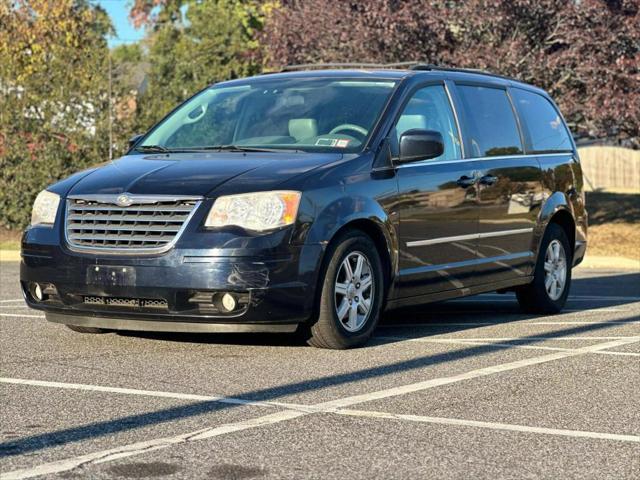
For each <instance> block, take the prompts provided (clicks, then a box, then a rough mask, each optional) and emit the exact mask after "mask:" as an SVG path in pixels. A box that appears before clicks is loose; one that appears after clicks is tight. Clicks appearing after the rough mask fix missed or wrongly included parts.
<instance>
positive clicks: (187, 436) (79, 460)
mask: <svg viewBox="0 0 640 480" xmlns="http://www.w3.org/2000/svg"><path fill="white" fill-rule="evenodd" d="M302 415H307V413H304V412H298V411H294V410H284V411H281V412H276V413H272V414H270V415H265V416H263V417H258V418H253V419H250V420H244V421H241V422H236V423H228V424H224V425H220V426H218V427H211V428H204V429H201V430H196V431H195V432H189V433H184V434H182V435H175V436H172V437H163V438H157V439H154V440H146V441H142V442H136V443H131V444H128V445H123V446H120V447H115V448H110V449H108V450H102V451H99V452H94V453H89V454H86V455H81V456H78V457H73V458H68V459H64V460H59V461H56V462H50V463H45V464H42V465H38V466H37V467H32V468H24V469H20V470H13V471H11V472H6V473H3V474H2V475H1V477H2V479H3V480H22V479H26V478H33V477H38V476H41V475H51V474H55V473H61V472H67V471H70V470H73V469H75V468H78V467H81V466H83V465H89V464H100V463H105V462H109V461H113V460H117V459H120V458H126V457H131V456H134V455H140V454H143V453H148V452H153V451H154V450H159V449H162V448H167V447H170V446H172V445H177V444H181V443H187V442H192V441H197V440H204V439H206V438H213V437H217V436H220V435H225V434H227V433H232V432H239V431H242V430H247V429H250V428H256V427H262V426H265V425H271V424H274V423H279V422H282V421H285V420H291V419H294V418H297V417H300V416H302Z"/></svg>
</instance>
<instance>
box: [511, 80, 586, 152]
mask: <svg viewBox="0 0 640 480" xmlns="http://www.w3.org/2000/svg"><path fill="white" fill-rule="evenodd" d="M511 93H512V96H513V100H514V102H515V103H516V108H517V110H518V113H519V114H520V118H521V119H522V122H523V123H524V125H523V126H524V129H525V132H526V134H527V135H526V136H527V143H528V145H527V151H529V152H531V153H554V152H566V151H572V150H573V144H572V143H571V138H570V137H569V133H568V132H567V128H566V127H565V125H564V122H563V121H562V118H560V115H559V114H558V111H557V110H556V109H555V107H554V106H553V105H552V104H551V102H549V100H547V99H546V98H544V97H543V96H542V95H538V94H537V93H533V92H528V91H526V90H521V89H519V88H513V89H512V90H511Z"/></svg>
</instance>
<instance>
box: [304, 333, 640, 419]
mask: <svg viewBox="0 0 640 480" xmlns="http://www.w3.org/2000/svg"><path fill="white" fill-rule="evenodd" d="M637 341H638V340H637V338H635V337H634V339H633V340H629V339H622V340H612V341H609V342H604V343H598V344H596V345H589V346H586V347H581V348H576V349H575V350H571V351H567V352H555V353H550V354H547V355H542V356H540V357H532V358H525V359H522V360H516V361H514V362H508V363H503V364H499V365H494V366H491V367H484V368H479V369H476V370H471V371H468V372H465V373H461V374H458V375H453V376H451V377H440V378H433V379H430V380H425V381H423V382H417V383H410V384H408V385H403V386H400V387H392V388H388V389H384V390H378V391H376V392H371V393H364V394H361V395H355V396H352V397H345V398H341V399H337V400H333V401H330V402H325V403H322V404H319V405H316V406H320V407H321V408H324V409H331V408H345V407H348V406H351V405H355V404H358V403H364V402H370V401H373V400H381V399H384V398H389V397H396V396H399V395H406V394H407V393H415V392H419V391H422V390H427V389H430V388H434V387H439V386H442V385H449V384H452V383H456V382H460V381H463V380H471V379H474V378H478V377H484V376H487V375H492V374H494V373H501V372H508V371H510V370H516V369H519V368H523V367H529V366H532V365H539V364H541V363H548V362H552V361H554V360H560V359H562V358H567V357H573V356H577V355H584V354H586V353H591V352H597V351H599V350H606V349H609V348H614V347H619V346H622V345H627V344H629V343H635V342H637Z"/></svg>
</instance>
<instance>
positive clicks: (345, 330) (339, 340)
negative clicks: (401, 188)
mask: <svg viewBox="0 0 640 480" xmlns="http://www.w3.org/2000/svg"><path fill="white" fill-rule="evenodd" d="M327 255H330V257H328V258H330V260H329V263H328V265H327V267H326V269H325V274H324V281H323V282H322V292H321V295H320V305H319V308H318V317H317V320H316V321H315V323H314V324H313V325H312V326H311V328H310V332H309V333H310V338H309V339H308V343H309V345H312V346H314V347H319V348H332V349H345V348H351V347H356V346H359V345H362V344H364V343H365V342H366V341H367V340H368V339H369V337H371V334H372V333H373V330H374V329H375V327H376V324H377V323H378V319H379V316H380V310H381V305H382V303H383V297H384V291H385V290H384V280H383V274H382V263H381V261H380V255H379V254H378V250H377V248H376V246H375V244H374V243H373V241H372V240H371V239H370V238H369V237H368V236H367V235H365V234H364V233H361V232H359V231H355V230H354V231H349V232H347V233H345V234H344V235H342V236H341V237H340V238H339V239H337V240H336V241H335V242H334V243H333V246H332V248H330V250H329V251H328V252H327Z"/></svg>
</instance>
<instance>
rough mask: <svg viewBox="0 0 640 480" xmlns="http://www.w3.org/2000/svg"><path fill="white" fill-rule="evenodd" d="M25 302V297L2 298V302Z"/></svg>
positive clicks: (0, 301)
mask: <svg viewBox="0 0 640 480" xmlns="http://www.w3.org/2000/svg"><path fill="white" fill-rule="evenodd" d="M14 302H24V298H12V299H10V300H0V303H14Z"/></svg>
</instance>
